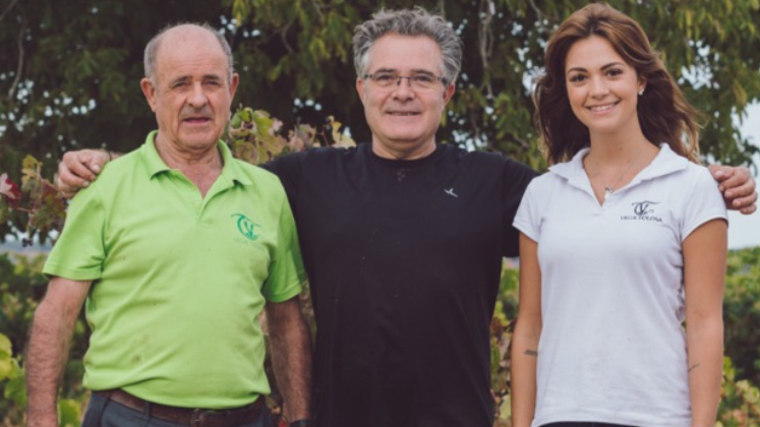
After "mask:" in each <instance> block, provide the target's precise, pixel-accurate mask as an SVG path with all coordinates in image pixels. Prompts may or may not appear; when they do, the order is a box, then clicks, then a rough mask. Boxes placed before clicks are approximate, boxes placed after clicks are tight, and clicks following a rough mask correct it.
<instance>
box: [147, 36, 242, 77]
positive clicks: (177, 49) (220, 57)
mask: <svg viewBox="0 0 760 427" xmlns="http://www.w3.org/2000/svg"><path fill="white" fill-rule="evenodd" d="M228 64H229V63H228V60H227V56H226V55H225V53H224V50H222V47H221V45H220V44H219V41H218V40H217V39H216V37H215V36H214V35H212V34H210V33H209V32H208V31H205V30H201V29H197V30H196V29H193V30H191V31H183V32H178V33H172V32H169V33H167V34H165V35H164V38H163V39H162V40H161V43H160V45H159V47H158V51H157V52H156V72H157V74H159V75H163V76H179V75H192V74H195V73H201V74H219V75H226V73H227V67H228Z"/></svg>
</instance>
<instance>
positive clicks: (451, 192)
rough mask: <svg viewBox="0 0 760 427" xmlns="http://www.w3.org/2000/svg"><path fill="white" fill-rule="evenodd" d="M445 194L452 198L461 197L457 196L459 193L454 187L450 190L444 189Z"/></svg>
mask: <svg viewBox="0 0 760 427" xmlns="http://www.w3.org/2000/svg"><path fill="white" fill-rule="evenodd" d="M443 192H444V193H446V194H448V195H449V196H451V197H456V198H459V196H457V193H455V192H454V187H451V188H448V189H444V190H443Z"/></svg>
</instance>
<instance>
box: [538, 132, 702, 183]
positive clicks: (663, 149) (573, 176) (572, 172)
mask: <svg viewBox="0 0 760 427" xmlns="http://www.w3.org/2000/svg"><path fill="white" fill-rule="evenodd" d="M589 150H590V148H588V147H586V148H584V149H582V150H581V151H579V152H578V153H577V154H576V155H575V156H573V158H572V159H571V160H570V161H569V162H565V163H558V164H556V165H553V166H551V167H550V168H549V171H550V172H551V173H554V174H557V175H559V176H561V177H562V178H565V179H566V180H567V181H568V183H569V184H571V185H574V186H577V187H585V184H586V183H588V176H587V175H586V171H585V170H584V169H583V158H584V157H586V154H588V152H589ZM688 165H689V159H687V158H685V157H682V156H679V155H678V154H676V153H675V152H673V150H672V149H671V148H670V145H668V144H666V143H661V144H660V152H659V153H657V156H656V157H655V158H654V160H652V163H650V164H649V165H648V166H647V167H645V168H644V170H642V171H641V172H639V174H638V175H636V177H635V178H634V179H633V181H631V182H630V183H629V184H628V185H626V187H628V186H633V185H636V184H638V183H640V182H643V181H648V180H650V179H655V178H659V177H661V176H665V175H669V174H671V173H674V172H678V171H680V170H683V169H686V167H687V166H688Z"/></svg>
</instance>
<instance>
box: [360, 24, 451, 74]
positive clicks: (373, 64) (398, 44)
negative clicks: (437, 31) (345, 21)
mask: <svg viewBox="0 0 760 427" xmlns="http://www.w3.org/2000/svg"><path fill="white" fill-rule="evenodd" d="M366 66H367V72H369V73H373V72H377V71H382V70H385V71H397V72H402V73H404V72H410V71H424V72H429V73H432V74H441V73H442V72H443V57H442V55H441V49H440V47H439V46H438V43H436V42H435V40H433V39H432V38H430V37H428V36H424V35H421V36H403V35H399V34H386V35H384V36H382V37H380V38H378V39H377V40H375V42H374V43H373V44H372V46H371V47H370V49H369V50H368V51H367V58H366Z"/></svg>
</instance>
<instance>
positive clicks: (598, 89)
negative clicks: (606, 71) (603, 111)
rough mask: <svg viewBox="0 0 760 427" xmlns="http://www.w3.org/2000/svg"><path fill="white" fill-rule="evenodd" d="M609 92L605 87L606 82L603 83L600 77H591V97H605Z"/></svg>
mask: <svg viewBox="0 0 760 427" xmlns="http://www.w3.org/2000/svg"><path fill="white" fill-rule="evenodd" d="M608 92H609V88H608V87H607V82H606V81H604V79H603V78H601V77H593V78H591V96H593V97H603V96H605V95H607V93H608Z"/></svg>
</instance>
